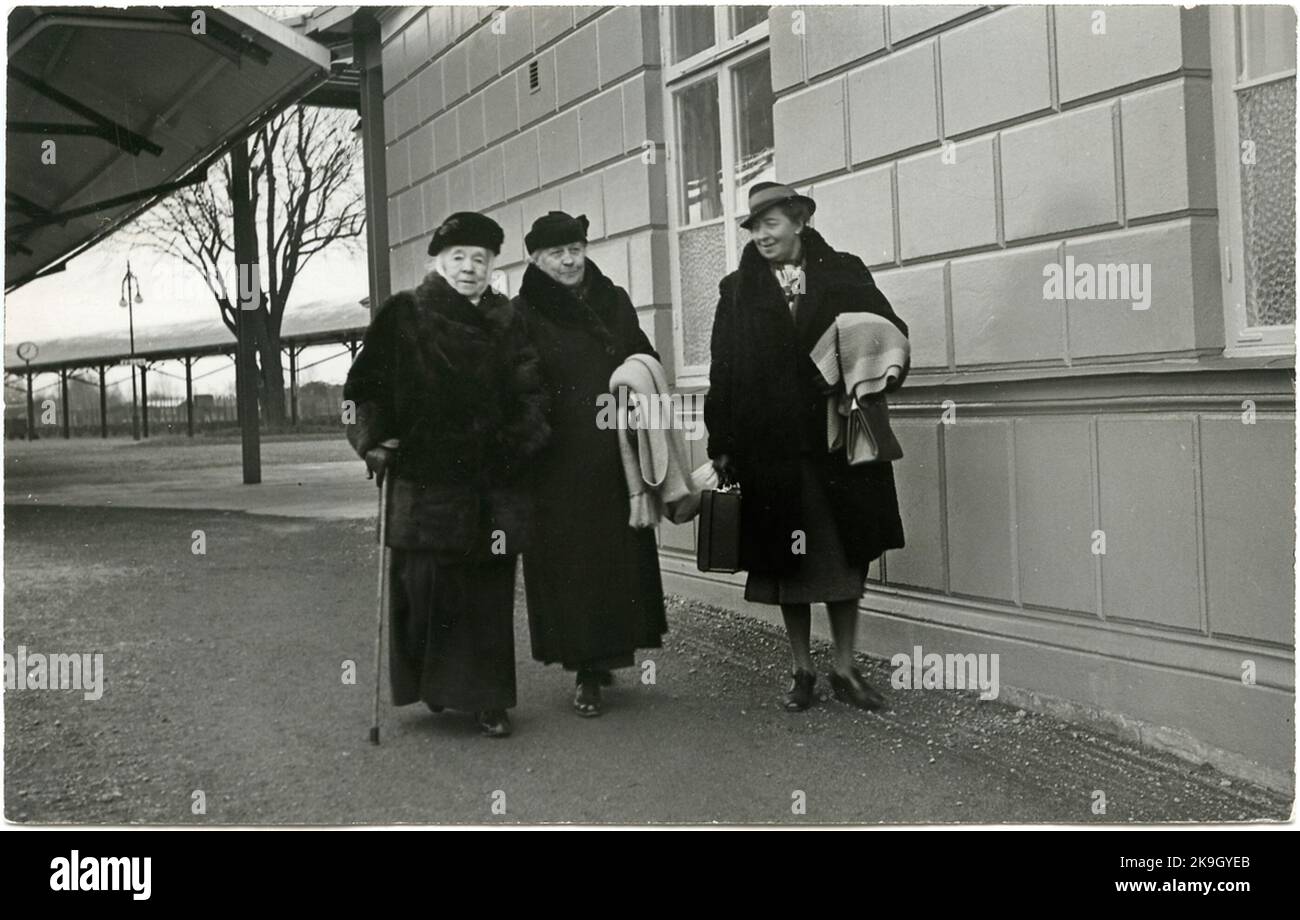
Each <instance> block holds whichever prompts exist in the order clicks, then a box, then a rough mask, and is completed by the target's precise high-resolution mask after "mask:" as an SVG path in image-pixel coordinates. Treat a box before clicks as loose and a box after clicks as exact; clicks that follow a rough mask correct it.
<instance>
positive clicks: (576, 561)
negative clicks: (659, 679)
mask: <svg viewBox="0 0 1300 920" xmlns="http://www.w3.org/2000/svg"><path fill="white" fill-rule="evenodd" d="M524 244H525V246H526V247H527V249H528V253H529V258H530V262H531V264H530V265H529V266H528V268H527V269H525V271H524V277H523V282H522V283H521V285H520V288H519V296H518V297H517V298H516V299H515V303H516V305H517V306H518V307H519V308H520V310H521V312H523V313H524V314H525V315H526V316H527V318H528V327H529V330H530V332H531V334H532V336H533V341H534V342H535V343H536V345H537V350H538V354H539V355H540V357H541V362H542V377H543V379H544V380H545V382H546V387H547V392H548V394H549V395H550V398H551V416H550V421H551V427H552V429H553V431H554V437H553V438H552V440H551V443H550V444H549V445H548V446H547V448H546V450H545V451H544V452H543V453H542V455H541V456H540V457H539V458H538V462H537V531H536V539H535V540H534V542H533V546H532V549H531V550H529V552H527V553H525V554H524V584H525V587H526V589H527V592H528V622H529V627H530V631H531V635H532V644H533V657H534V658H535V659H537V660H538V661H541V662H544V663H548V664H549V663H553V662H558V663H559V664H561V665H562V666H563V667H564V668H565V669H566V670H570V671H574V672H576V675H577V678H576V684H577V687H576V690H575V692H574V698H573V709H574V710H575V711H576V712H577V713H578V714H579V715H581V716H585V717H591V716H598V715H600V713H601V706H602V700H601V687H602V686H604V685H608V684H609V683H610V682H611V680H612V672H613V670H614V669H616V668H625V667H631V666H633V665H634V664H635V651H636V650H637V649H639V648H658V647H659V646H660V644H661V643H660V636H662V635H663V633H664V632H666V631H667V629H668V624H667V620H666V619H665V616H664V597H663V586H662V583H661V581H660V576H659V554H658V548H657V546H656V545H655V535H654V531H652V530H634V529H632V528H631V527H629V526H628V495H627V479H626V476H625V474H624V472H623V460H622V456H621V454H620V452H619V446H618V437H619V432H617V431H615V430H613V429H608V428H602V427H601V426H600V425H599V423H598V418H599V413H598V408H597V407H598V406H599V402H598V399H599V398H600V397H603V396H606V395H608V393H609V378H610V374H612V373H613V371H614V369H615V368H617V367H618V366H619V365H620V364H622V363H623V361H624V360H625V359H626V358H627V357H628V356H629V355H633V354H647V355H653V356H654V358H655V359H656V360H658V358H659V356H658V354H656V353H655V350H654V348H653V347H652V346H651V345H650V340H649V339H648V338H647V337H646V334H645V333H644V332H643V331H642V330H641V326H640V324H639V323H638V322H637V318H636V309H635V308H634V307H633V306H632V300H631V298H629V297H628V295H627V291H625V290H623V289H622V288H621V287H618V286H617V285H615V284H614V282H612V281H610V280H609V278H607V277H606V276H605V274H604V273H603V272H602V271H601V270H600V269H599V268H598V267H597V266H596V263H595V262H593V261H592V260H591V259H589V258H587V218H586V217H585V216H584V215H578V216H577V217H572V216H570V215H568V214H566V213H564V212H563V211H551V212H550V213H549V214H546V215H544V216H542V217H539V218H538V219H537V220H536V221H535V222H534V223H533V226H532V229H531V230H530V231H529V232H528V235H527V236H525V237H524Z"/></svg>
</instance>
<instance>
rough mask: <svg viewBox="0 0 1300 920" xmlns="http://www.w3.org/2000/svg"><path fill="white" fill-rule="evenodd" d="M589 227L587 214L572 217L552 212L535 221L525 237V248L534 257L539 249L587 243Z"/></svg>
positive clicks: (560, 212) (561, 212)
mask: <svg viewBox="0 0 1300 920" xmlns="http://www.w3.org/2000/svg"><path fill="white" fill-rule="evenodd" d="M589 225H590V221H588V220H587V215H586V214H579V215H578V216H577V217H570V216H569V215H568V214H565V213H564V212H563V211H551V212H549V213H548V214H546V215H545V216H544V217H539V218H537V220H535V221H533V228H532V229H531V230H529V231H528V233H527V235H526V236H525V237H524V248H526V249H527V250H528V254H529V255H532V254H533V253H534V252H536V251H537V250H539V249H550V248H551V247H552V246H564V245H566V244H568V243H585V242H587V227H588V226H589Z"/></svg>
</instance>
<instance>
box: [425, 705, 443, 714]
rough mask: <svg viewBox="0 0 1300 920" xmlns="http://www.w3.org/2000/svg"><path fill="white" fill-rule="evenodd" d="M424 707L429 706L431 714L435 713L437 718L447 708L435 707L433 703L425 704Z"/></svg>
mask: <svg viewBox="0 0 1300 920" xmlns="http://www.w3.org/2000/svg"><path fill="white" fill-rule="evenodd" d="M424 705H426V706H428V707H429V712H431V713H433V714H434V715H435V716H436V715H437V714H438V713H440V712H442V711H443V710H444V709H445V708H446V707H445V706H435V705H434V704H433V703H425V704H424Z"/></svg>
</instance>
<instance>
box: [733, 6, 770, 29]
mask: <svg viewBox="0 0 1300 920" xmlns="http://www.w3.org/2000/svg"><path fill="white" fill-rule="evenodd" d="M769 9H770V7H766V6H733V7H732V8H731V34H732V35H739V34H740V33H741V32H744V31H745V30H746V29H752V28H753V27H754V26H756V25H758V24H759V23H760V22H766V21H767V11H768V10H769Z"/></svg>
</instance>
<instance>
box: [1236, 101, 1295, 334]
mask: <svg viewBox="0 0 1300 920" xmlns="http://www.w3.org/2000/svg"><path fill="white" fill-rule="evenodd" d="M1295 103H1296V98H1295V78H1294V77H1293V78H1290V79H1286V80H1277V81H1274V82H1272V83H1262V84H1259V85H1257V86H1252V87H1250V88H1248V89H1242V90H1238V91H1237V116H1238V119H1239V128H1240V131H1241V142H1242V154H1243V156H1242V160H1250V159H1253V161H1254V162H1253V163H1248V162H1243V163H1242V164H1241V212H1242V213H1241V229H1242V242H1243V245H1244V249H1245V256H1246V266H1245V268H1246V316H1247V323H1248V324H1249V325H1251V326H1286V325H1290V324H1291V323H1294V322H1295V246H1296V239H1295V216H1296V210H1295V207H1296V203H1295V139H1296V136H1295Z"/></svg>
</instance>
